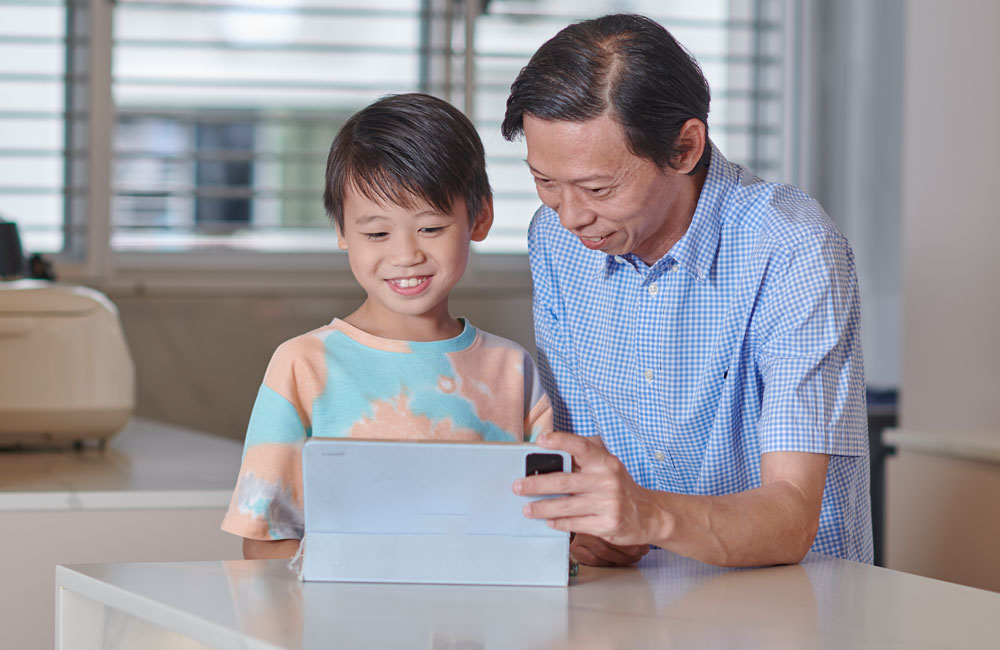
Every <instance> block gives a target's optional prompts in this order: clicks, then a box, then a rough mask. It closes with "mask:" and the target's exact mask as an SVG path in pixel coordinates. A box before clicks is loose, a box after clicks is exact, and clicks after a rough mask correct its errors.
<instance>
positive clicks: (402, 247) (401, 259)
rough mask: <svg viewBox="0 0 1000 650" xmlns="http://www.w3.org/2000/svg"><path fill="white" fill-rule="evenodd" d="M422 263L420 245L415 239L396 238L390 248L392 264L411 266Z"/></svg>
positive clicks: (422, 256)
mask: <svg viewBox="0 0 1000 650" xmlns="http://www.w3.org/2000/svg"><path fill="white" fill-rule="evenodd" d="M423 261H424V255H423V252H422V251H421V250H420V244H419V242H418V241H417V240H416V238H415V237H406V236H400V237H396V238H395V240H394V242H393V247H392V263H393V264H394V265H396V266H413V265H415V264H420V263H421V262H423Z"/></svg>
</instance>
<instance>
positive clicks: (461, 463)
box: [302, 438, 572, 585]
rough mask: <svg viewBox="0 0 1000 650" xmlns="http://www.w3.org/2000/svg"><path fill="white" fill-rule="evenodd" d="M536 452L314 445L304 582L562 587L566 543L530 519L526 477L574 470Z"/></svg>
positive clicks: (307, 462)
mask: <svg viewBox="0 0 1000 650" xmlns="http://www.w3.org/2000/svg"><path fill="white" fill-rule="evenodd" d="M571 463H572V460H571V458H570V456H569V454H568V453H566V452H562V451H552V450H547V449H541V448H539V447H537V446H536V445H532V444H510V443H489V442H469V443H463V442H434V441H414V442H396V441H384V440H359V439H354V438H312V439H310V440H309V441H307V442H306V443H305V445H304V446H303V451H302V481H303V498H304V506H305V532H306V535H305V545H304V553H303V564H302V577H303V579H305V580H334V581H349V582H420V583H455V584H511V585H566V584H567V581H568V562H569V535H568V533H565V532H561V531H557V530H553V529H552V528H550V527H549V526H548V525H547V524H546V522H545V521H544V520H537V519H528V518H526V517H525V516H524V514H523V512H522V508H523V507H524V504H525V503H527V502H528V501H529V500H534V499H538V498H539V497H521V496H517V495H515V494H514V493H513V492H512V491H511V486H512V485H513V483H514V481H515V480H517V479H518V478H519V477H523V476H525V475H528V474H536V473H547V472H552V471H570V469H571Z"/></svg>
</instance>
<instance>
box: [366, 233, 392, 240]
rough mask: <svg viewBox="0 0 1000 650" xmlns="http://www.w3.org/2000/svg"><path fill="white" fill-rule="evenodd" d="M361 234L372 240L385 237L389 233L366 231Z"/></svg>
mask: <svg viewBox="0 0 1000 650" xmlns="http://www.w3.org/2000/svg"><path fill="white" fill-rule="evenodd" d="M363 234H364V236H365V237H367V238H368V239H372V240H379V239H385V238H386V237H388V236H389V233H387V232H366V233H363Z"/></svg>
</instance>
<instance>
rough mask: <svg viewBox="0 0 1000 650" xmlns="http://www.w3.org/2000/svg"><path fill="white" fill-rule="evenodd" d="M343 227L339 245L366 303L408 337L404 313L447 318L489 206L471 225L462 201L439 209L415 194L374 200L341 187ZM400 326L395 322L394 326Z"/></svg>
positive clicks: (483, 231) (488, 220) (483, 232)
mask: <svg viewBox="0 0 1000 650" xmlns="http://www.w3.org/2000/svg"><path fill="white" fill-rule="evenodd" d="M344 194H345V196H344V229H343V231H342V232H338V233H337V241H338V245H339V246H340V248H341V249H342V250H345V251H347V253H348V258H349V260H350V265H351V271H352V272H353V273H354V277H355V278H356V279H357V281H358V283H359V284H360V285H361V286H362V287H363V288H364V290H365V292H366V293H367V294H368V300H367V308H368V309H369V311H370V313H371V314H373V315H376V316H377V317H378V318H379V319H380V322H382V323H384V324H385V326H386V327H387V328H388V327H389V326H390V324H391V325H393V327H396V328H397V329H399V330H400V331H399V334H400V336H396V337H395V338H407V337H406V331H407V325H408V322H407V319H408V318H412V317H416V318H431V319H434V320H441V321H443V320H446V319H448V318H449V317H448V296H449V294H450V293H451V290H452V288H453V287H454V286H455V284H456V283H457V282H458V281H459V280H460V279H461V277H462V273H463V272H464V271H465V267H466V264H467V263H468V260H469V241H470V240H475V241H481V240H482V239H483V238H484V237H485V236H486V233H487V232H489V228H490V224H491V223H492V208H491V207H486V208H484V209H483V211H482V212H481V213H480V215H479V217H478V219H477V221H476V224H474V225H473V227H472V228H471V229H470V227H469V218H468V211H467V209H466V204H465V201H463V200H456V201H453V202H452V206H451V209H450V210H449V211H448V212H440V211H438V210H436V209H435V208H433V207H432V206H430V205H429V204H428V203H427V202H426V201H424V200H423V199H420V198H418V197H413V204H414V205H413V206H412V207H410V208H404V207H402V206H398V205H395V204H392V203H382V202H378V201H373V200H372V199H369V198H367V197H365V196H363V195H361V194H360V193H358V192H357V191H356V190H355V189H354V188H353V187H351V186H348V187H347V188H345V193H344ZM397 326H398V327H397Z"/></svg>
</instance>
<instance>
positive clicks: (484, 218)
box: [471, 196, 493, 241]
mask: <svg viewBox="0 0 1000 650" xmlns="http://www.w3.org/2000/svg"><path fill="white" fill-rule="evenodd" d="M492 226H493V197H492V196H491V197H490V198H488V199H485V200H484V201H483V207H482V208H481V209H480V210H479V214H477V215H476V221H475V223H473V224H472V233H471V235H472V241H483V240H484V239H486V235H488V234H489V232H490V228H491V227H492Z"/></svg>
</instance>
